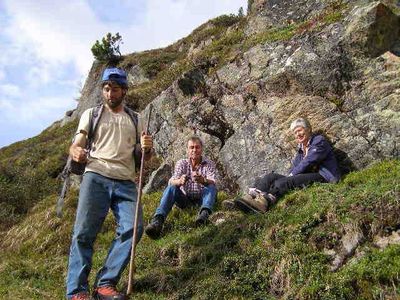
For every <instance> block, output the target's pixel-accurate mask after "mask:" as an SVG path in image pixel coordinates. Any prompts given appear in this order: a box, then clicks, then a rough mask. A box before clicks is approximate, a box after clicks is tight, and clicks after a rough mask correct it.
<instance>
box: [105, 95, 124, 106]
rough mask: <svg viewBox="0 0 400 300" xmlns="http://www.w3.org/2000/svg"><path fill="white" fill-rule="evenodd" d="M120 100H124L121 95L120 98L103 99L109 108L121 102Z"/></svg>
mask: <svg viewBox="0 0 400 300" xmlns="http://www.w3.org/2000/svg"><path fill="white" fill-rule="evenodd" d="M122 100H124V97H123V96H122V97H121V98H118V99H114V100H108V99H105V102H106V104H107V105H108V107H109V108H116V107H118V106H119V105H120V104H121V103H122Z"/></svg>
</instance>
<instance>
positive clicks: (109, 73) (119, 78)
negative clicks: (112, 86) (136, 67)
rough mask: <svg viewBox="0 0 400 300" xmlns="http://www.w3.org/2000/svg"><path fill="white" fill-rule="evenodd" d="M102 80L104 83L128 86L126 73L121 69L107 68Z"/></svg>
mask: <svg viewBox="0 0 400 300" xmlns="http://www.w3.org/2000/svg"><path fill="white" fill-rule="evenodd" d="M101 80H102V81H103V82H104V81H109V80H110V81H115V82H116V83H118V84H119V85H120V86H122V87H127V86H128V81H127V77H126V72H125V71H124V70H122V69H119V68H107V69H105V70H104V72H103V77H102V78H101Z"/></svg>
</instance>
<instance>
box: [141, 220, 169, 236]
mask: <svg viewBox="0 0 400 300" xmlns="http://www.w3.org/2000/svg"><path fill="white" fill-rule="evenodd" d="M163 224H164V216H162V215H155V216H154V217H153V218H152V219H151V222H150V224H149V225H147V226H146V228H145V230H144V232H146V234H147V235H148V236H149V237H150V238H152V239H156V238H159V237H160V234H161V230H162V228H163Z"/></svg>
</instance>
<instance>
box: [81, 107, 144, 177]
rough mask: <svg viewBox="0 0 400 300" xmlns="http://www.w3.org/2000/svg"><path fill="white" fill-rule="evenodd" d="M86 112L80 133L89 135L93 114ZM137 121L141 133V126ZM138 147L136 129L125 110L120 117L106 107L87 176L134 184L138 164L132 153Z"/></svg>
mask: <svg viewBox="0 0 400 300" xmlns="http://www.w3.org/2000/svg"><path fill="white" fill-rule="evenodd" d="M91 110H93V108H89V109H87V110H86V111H85V112H84V113H83V114H82V116H81V119H80V122H79V126H78V130H77V133H81V132H82V130H84V131H85V132H89V119H90V111H91ZM141 123H142V122H141V120H140V118H139V120H138V133H139V134H141V132H142V124H141ZM135 144H136V128H135V125H134V123H133V121H132V119H131V118H130V117H129V115H128V114H127V113H126V112H125V111H124V110H122V111H121V112H119V113H114V112H112V111H110V110H109V109H108V108H107V107H104V109H103V112H102V114H101V117H100V120H99V123H98V125H97V129H96V132H95V135H94V139H93V144H92V147H91V150H90V154H89V158H88V163H87V165H86V169H85V172H88V171H91V172H95V173H99V174H101V175H103V176H106V177H109V178H113V179H119V180H131V181H133V180H134V178H135V160H134V157H133V151H134V148H135Z"/></svg>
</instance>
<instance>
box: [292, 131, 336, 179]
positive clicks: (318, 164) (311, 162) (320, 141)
mask: <svg viewBox="0 0 400 300" xmlns="http://www.w3.org/2000/svg"><path fill="white" fill-rule="evenodd" d="M308 145H309V148H308V154H307V156H306V157H304V151H303V147H302V145H299V148H298V150H297V155H296V157H295V158H294V160H293V162H292V165H293V166H292V169H291V170H290V173H291V174H292V175H297V174H302V173H310V172H318V173H319V174H321V176H322V177H324V178H325V180H326V181H328V182H338V181H339V180H340V171H339V167H338V164H337V161H336V158H335V155H334V154H333V150H332V147H331V145H330V144H329V143H328V141H327V140H326V139H325V138H324V137H323V136H322V135H312V136H311V138H310V141H309V142H308Z"/></svg>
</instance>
